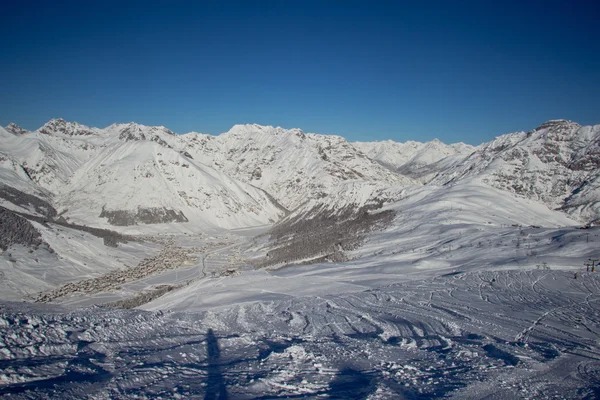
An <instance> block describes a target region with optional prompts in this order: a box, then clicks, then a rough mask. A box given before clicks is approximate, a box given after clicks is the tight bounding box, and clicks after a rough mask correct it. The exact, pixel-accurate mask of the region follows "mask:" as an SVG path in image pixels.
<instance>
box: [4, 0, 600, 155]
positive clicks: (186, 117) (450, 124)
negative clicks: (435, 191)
mask: <svg viewBox="0 0 600 400" xmlns="http://www.w3.org/2000/svg"><path fill="white" fill-rule="evenodd" d="M1 13H2V18H1V19H0V51H1V53H0V54H1V55H2V59H1V61H0V124H1V125H3V126H4V125H6V124H8V123H9V122H11V121H14V122H16V123H18V124H20V125H22V126H23V127H25V128H27V129H36V128H38V127H39V126H41V125H42V124H43V123H44V122H46V121H47V120H49V119H50V118H53V117H62V118H65V119H67V120H69V121H77V122H80V123H83V124H86V125H91V126H98V127H104V126H106V125H109V124H111V123H113V122H129V121H135V122H139V123H142V124H146V125H165V126H167V127H169V128H170V129H172V130H173V131H175V132H178V133H185V132H188V131H192V130H195V131H199V132H203V133H212V134H218V133H221V132H224V131H227V130H228V129H229V128H230V127H231V126H232V125H233V124H236V123H259V124H264V125H280V126H283V127H286V128H292V127H299V128H302V129H303V130H304V131H307V132H318V133H332V134H339V135H342V136H345V137H346V138H348V139H349V140H383V139H394V140H397V141H405V140H409V139H412V140H421V141H424V140H430V139H433V138H435V137H437V138H439V139H440V140H442V141H445V142H455V141H464V142H467V143H472V144H479V143H481V142H483V141H487V140H490V139H491V138H493V137H494V136H497V135H499V134H502V133H507V132H512V131H517V130H528V129H532V128H534V127H536V126H538V125H539V124H541V123H542V122H544V121H546V120H548V119H555V118H566V119H572V120H575V121H577V122H579V123H582V124H597V123H600V26H599V24H598V18H599V17H600V1H597V0H596V1H577V0H573V1H559V2H555V1H552V0H545V1H535V0H520V1H514V2H513V1H508V0H506V1H504V0H503V1H492V0H480V1H472V2H461V1H452V0H446V1H427V0H422V1H419V0H415V1H401V0H397V1H392V2H384V1H369V2H367V1H365V2H354V1H339V2H337V1H291V0H290V1H264V0H257V1H252V2H250V1H247V2H240V1H227V0H223V1H215V2H211V1H194V2H182V1H152V0H147V1H139V2H135V1H133V2H132V1H126V0H122V1H118V2H116V1H111V0H106V1H82V0H77V1H56V2H54V1H30V0H5V1H3V2H2V11H1Z"/></svg>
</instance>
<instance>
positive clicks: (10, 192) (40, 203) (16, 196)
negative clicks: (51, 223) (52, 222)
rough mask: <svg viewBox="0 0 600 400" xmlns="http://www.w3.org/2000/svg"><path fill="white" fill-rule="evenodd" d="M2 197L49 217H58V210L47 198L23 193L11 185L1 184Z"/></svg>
mask: <svg viewBox="0 0 600 400" xmlns="http://www.w3.org/2000/svg"><path fill="white" fill-rule="evenodd" d="M0 198H3V199H4V200H7V201H9V202H11V203H13V204H16V205H18V206H21V207H24V208H27V209H30V210H34V211H35V212H37V213H38V214H41V215H44V216H46V217H48V218H54V217H56V210H55V209H54V207H52V206H51V205H50V203H48V202H47V201H46V200H44V199H42V198H39V197H37V196H34V195H31V194H27V193H23V192H21V191H20V190H17V189H15V188H12V187H9V186H0Z"/></svg>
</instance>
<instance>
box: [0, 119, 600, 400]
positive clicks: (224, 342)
mask: <svg viewBox="0 0 600 400" xmlns="http://www.w3.org/2000/svg"><path fill="white" fill-rule="evenodd" d="M0 139H1V142H0V207H2V208H1V210H2V212H0V231H1V232H6V233H5V234H4V235H3V237H2V241H1V242H0V244H2V246H3V247H2V253H1V254H0V274H1V278H2V279H1V280H0V299H1V300H2V301H1V302H0V394H1V395H2V396H4V397H6V398H15V399H21V398H45V397H48V396H55V397H56V396H58V397H59V398H73V399H75V398H86V397H87V398H218V397H221V398H223V397H224V396H225V397H229V398H235V399H237V398H240V399H244V398H248V399H249V398H264V399H267V398H349V397H354V398H364V399H387V398H406V399H421V398H456V399H465V398H469V399H488V398H527V399H539V398H548V399H563V398H573V399H576V398H590V399H591V398H596V397H598V396H600V389H599V388H600V376H599V375H598V373H597V370H598V366H599V365H600V347H599V342H598V339H597V335H598V333H600V303H599V301H600V278H599V277H598V273H600V271H596V270H594V271H592V270H591V269H590V266H589V263H590V262H591V260H592V261H593V262H594V263H597V260H598V259H599V258H600V250H599V249H600V247H599V245H600V227H599V226H597V222H598V221H599V220H600V214H599V211H598V210H599V209H598V204H599V203H598V202H597V199H600V191H599V190H600V189H598V188H596V186H595V183H594V182H596V180H597V178H598V176H600V174H599V170H598V168H600V165H598V164H597V163H596V162H595V160H596V155H597V154H598V148H597V143H600V125H596V126H588V127H582V126H580V125H578V124H576V123H574V122H571V121H563V120H557V121H549V122H548V123H545V124H542V125H541V126H540V127H538V128H536V129H534V130H532V131H530V132H517V133H513V134H508V135H504V136H501V137H499V138H497V139H495V140H494V141H492V142H490V143H485V144H483V145H481V146H478V147H474V146H470V145H466V144H462V143H459V144H453V145H445V144H444V143H442V142H439V141H433V142H429V143H417V142H408V143H404V144H402V143H393V142H375V143H349V142H347V141H346V140H345V139H344V138H341V137H337V136H329V135H318V134H312V133H304V132H303V131H301V130H300V129H289V130H287V129H283V128H279V127H277V128H274V127H264V126H259V125H236V126H234V127H233V128H232V129H231V130H230V131H229V132H226V133H223V134H222V135H219V136H210V135H203V134H198V133H193V132H192V133H188V134H184V135H176V134H174V133H173V132H171V131H170V130H168V129H167V128H165V127H148V126H143V125H138V124H134V123H130V124H114V125H111V126H109V127H106V128H103V129H100V128H90V127H87V126H83V125H80V124H77V123H70V122H66V121H64V120H52V121H50V122H48V123H47V124H45V125H44V126H43V127H42V128H40V129H39V130H36V131H34V132H28V131H26V130H23V129H21V128H19V127H18V126H17V125H11V126H9V127H7V129H2V128H0ZM586 264H588V266H586ZM594 265H595V264H594Z"/></svg>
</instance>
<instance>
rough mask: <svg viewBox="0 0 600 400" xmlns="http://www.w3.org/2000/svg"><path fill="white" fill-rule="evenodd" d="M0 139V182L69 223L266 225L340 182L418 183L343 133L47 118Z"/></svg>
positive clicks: (250, 126)
mask: <svg viewBox="0 0 600 400" xmlns="http://www.w3.org/2000/svg"><path fill="white" fill-rule="evenodd" d="M11 126H12V125H11ZM2 135H3V136H5V137H6V140H4V139H3V141H2V145H1V146H0V156H1V157H2V158H1V159H0V160H1V162H2V167H3V168H2V169H1V170H0V178H2V184H3V185H5V186H9V187H13V188H16V189H18V190H20V191H22V192H25V193H28V194H30V195H40V192H42V191H43V192H44V198H45V199H47V200H48V201H50V202H51V203H52V204H53V205H54V206H55V208H56V209H57V210H58V212H59V213H60V214H61V215H63V216H64V217H66V218H67V219H70V220H71V221H72V222H76V223H82V224H93V225H99V226H102V225H105V224H110V225H132V224H143V223H160V222H188V221H189V222H193V223H195V224H198V225H202V224H203V223H204V224H208V225H209V226H212V227H221V228H233V227H241V226H249V225H257V224H266V223H272V222H274V221H276V220H277V219H279V217H281V216H282V215H283V213H284V212H285V211H286V209H293V208H296V207H297V206H299V205H300V204H302V203H304V202H306V201H309V200H311V199H317V198H323V197H326V196H328V195H329V194H330V192H331V188H333V187H335V186H336V185H338V184H340V183H341V182H344V181H347V180H361V181H365V182H371V181H373V182H380V183H382V184H385V185H397V184H415V183H416V181H414V180H412V179H410V178H406V177H404V176H402V175H400V174H397V173H395V172H393V171H390V170H389V169H387V168H385V167H383V166H381V165H380V164H379V163H377V162H375V161H373V160H371V159H370V158H368V157H367V156H365V155H364V154H363V153H362V152H360V151H359V150H357V149H356V148H355V147H354V146H352V145H351V144H349V143H348V142H347V141H346V140H345V139H343V138H341V137H338V136H325V135H317V134H305V133H304V132H302V131H301V130H299V129H291V130H286V129H283V128H279V127H277V128H274V127H270V126H266V127H264V126H259V125H236V126H234V127H233V128H232V129H231V130H230V131H229V132H226V133H224V134H221V135H219V136H210V135H203V134H199V133H189V134H185V135H176V134H174V133H173V132H172V131H171V130H169V129H167V128H165V127H162V126H158V127H154V126H145V125H140V124H136V123H133V122H132V123H128V124H113V125H110V126H108V127H106V128H103V129H99V128H90V127H88V126H85V125H81V124H79V123H76V122H67V121H65V120H63V119H53V120H51V121H49V122H48V123H46V124H44V126H42V127H41V128H40V129H38V130H36V131H33V132H29V133H24V134H19V135H16V134H14V133H11V132H8V131H6V130H3V133H2Z"/></svg>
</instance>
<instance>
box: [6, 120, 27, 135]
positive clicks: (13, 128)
mask: <svg viewBox="0 0 600 400" xmlns="http://www.w3.org/2000/svg"><path fill="white" fill-rule="evenodd" d="M5 129H6V130H7V131H8V132H10V133H12V134H13V135H24V134H26V133H29V131H28V130H27V129H23V128H21V127H20V126H19V125H17V124H15V123H14V122H11V123H10V124H8V125H7V126H6V128H5Z"/></svg>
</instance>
